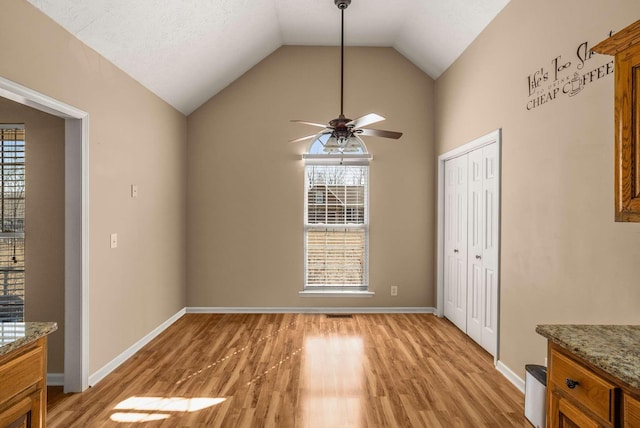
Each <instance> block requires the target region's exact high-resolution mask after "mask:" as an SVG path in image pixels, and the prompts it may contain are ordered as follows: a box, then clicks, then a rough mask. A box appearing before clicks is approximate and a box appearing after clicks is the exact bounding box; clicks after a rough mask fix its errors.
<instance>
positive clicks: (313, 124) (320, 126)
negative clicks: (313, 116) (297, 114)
mask: <svg viewBox="0 0 640 428" xmlns="http://www.w3.org/2000/svg"><path fill="white" fill-rule="evenodd" d="M291 122H296V123H304V124H305V125H311V126H317V127H319V128H326V127H327V125H323V124H321V123H315V122H307V121H306V120H292V121H291Z"/></svg>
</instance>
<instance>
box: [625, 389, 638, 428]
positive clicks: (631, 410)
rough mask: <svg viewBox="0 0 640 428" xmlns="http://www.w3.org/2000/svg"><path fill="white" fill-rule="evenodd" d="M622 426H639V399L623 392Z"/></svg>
mask: <svg viewBox="0 0 640 428" xmlns="http://www.w3.org/2000/svg"><path fill="white" fill-rule="evenodd" d="M623 419H624V427H625V428H633V427H640V401H638V400H636V399H635V398H633V397H630V396H628V395H626V394H625V396H624V415H623Z"/></svg>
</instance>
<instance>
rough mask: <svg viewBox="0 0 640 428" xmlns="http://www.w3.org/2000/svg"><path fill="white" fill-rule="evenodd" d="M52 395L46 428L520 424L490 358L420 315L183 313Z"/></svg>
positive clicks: (514, 399)
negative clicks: (84, 381) (82, 388)
mask: <svg viewBox="0 0 640 428" xmlns="http://www.w3.org/2000/svg"><path fill="white" fill-rule="evenodd" d="M51 391H52V392H50V393H49V398H50V399H49V406H48V408H49V410H48V424H49V427H52V428H57V427H64V428H68V427H120V426H124V425H126V426H145V427H278V428H280V427H285V428H286V427H319V428H327V427H340V428H343V427H354V428H365V427H436V428H437V427H442V428H451V427H465V428H466V427H492V428H495V427H505V428H506V427H523V426H526V423H525V419H524V416H523V408H524V398H523V396H522V394H521V393H520V392H519V391H518V390H517V389H516V388H515V387H514V386H513V385H511V384H510V383H509V382H508V381H507V380H506V379H505V378H504V377H503V376H502V375H501V374H500V373H498V371H497V370H496V369H495V368H494V367H493V359H492V357H491V356H489V355H488V354H487V353H486V352H484V350H482V349H481V348H480V347H479V346H478V345H476V344H475V343H473V342H472V341H471V340H470V339H469V338H468V337H467V336H465V335H463V334H462V333H461V332H460V331H459V330H458V329H457V328H455V326H453V325H452V324H451V323H450V322H448V321H447V320H445V319H440V318H437V317H435V316H432V315H425V314H367V315H360V314H358V315H354V316H353V317H352V318H328V317H326V316H324V315H321V314H187V315H184V316H183V317H182V318H180V319H179V320H177V321H176V322H175V323H174V324H173V325H172V326H171V327H169V328H168V329H167V330H165V331H164V332H163V333H162V334H160V335H159V336H158V337H157V338H155V339H154V340H153V341H152V342H151V343H150V344H148V345H147V346H145V347H144V348H143V349H141V350H140V351H139V352H138V353H136V354H135V355H134V356H133V357H131V358H130V359H129V360H128V361H126V362H125V363H124V364H122V365H121V366H120V367H118V369H116V370H115V371H114V372H113V373H111V374H110V375H109V376H107V377H106V378H105V379H104V380H102V381H101V382H100V383H99V384H98V385H96V386H95V387H93V388H91V389H89V390H88V391H86V392H84V393H81V394H66V395H65V394H62V393H61V392H60V391H59V390H58V391H56V390H55V389H51ZM126 421H128V422H126ZM130 424H133V425H130Z"/></svg>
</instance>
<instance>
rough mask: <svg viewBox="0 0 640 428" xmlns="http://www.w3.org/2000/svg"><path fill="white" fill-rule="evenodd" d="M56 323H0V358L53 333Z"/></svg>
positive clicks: (56, 327) (56, 326)
mask: <svg viewBox="0 0 640 428" xmlns="http://www.w3.org/2000/svg"><path fill="white" fill-rule="evenodd" d="M57 329H58V324H56V323H55V322H3V323H0V356H2V355H5V354H8V353H9V352H11V351H13V350H15V349H18V348H20V347H21V346H24V345H27V344H29V343H31V342H34V341H36V340H38V339H40V338H41V337H42V336H46V335H47V334H49V333H53V332H54V331H56V330H57Z"/></svg>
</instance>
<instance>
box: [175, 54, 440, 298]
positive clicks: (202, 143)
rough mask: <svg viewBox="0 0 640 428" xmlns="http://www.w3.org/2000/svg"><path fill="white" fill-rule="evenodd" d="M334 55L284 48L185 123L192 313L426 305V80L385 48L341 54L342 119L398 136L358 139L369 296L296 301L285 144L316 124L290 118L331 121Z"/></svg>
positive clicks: (290, 173) (293, 162) (296, 198)
mask: <svg viewBox="0 0 640 428" xmlns="http://www.w3.org/2000/svg"><path fill="white" fill-rule="evenodd" d="M339 53H340V51H339V49H338V48H326V47H282V48H280V49H279V50H277V51H276V52H274V53H273V54H272V55H271V56H269V57H267V58H266V59H265V60H264V61H262V62H261V63H260V64H258V65H257V66H256V67H254V68H253V69H251V70H250V71H249V72H248V73H246V74H245V75H244V76H242V77H241V78H240V79H238V80H236V81H235V82H234V83H233V84H231V85H230V86H229V87H227V88H226V89H225V90H223V91H222V92H220V93H219V94H218V95H216V96H215V97H214V98H212V99H211V100H210V101H208V102H207V103H206V104H204V105H203V106H202V107H200V108H199V109H198V110H196V111H195V112H194V113H193V114H191V115H190V116H189V118H188V129H189V136H188V144H189V150H188V156H189V160H188V165H189V168H188V188H189V198H188V204H189V205H188V219H189V220H188V269H187V271H188V284H189V286H188V297H187V304H188V305H189V306H210V307H211V306H213V307H303V306H304V307H306V306H411V307H427V306H434V305H435V303H434V288H433V277H434V274H433V269H434V263H433V259H434V257H433V241H434V213H435V208H434V200H435V195H434V187H435V186H434V163H435V160H434V149H433V119H432V118H433V106H432V100H433V81H432V80H431V79H430V78H429V77H428V76H427V75H425V74H424V73H423V72H421V71H420V70H419V69H417V68H416V67H415V66H413V65H412V64H411V63H409V62H408V61H407V60H406V59H405V58H403V57H402V56H401V55H400V54H398V53H397V52H396V51H395V50H393V49H390V48H348V49H346V52H345V58H346V59H345V61H346V62H345V113H346V114H347V115H348V116H349V117H352V118H355V117H358V116H361V115H364V114H366V113H370V112H376V113H379V114H381V115H383V116H385V117H386V118H387V120H386V121H384V122H382V123H381V124H379V128H381V129H389V130H397V131H403V132H404V136H403V137H402V139H401V140H399V141H393V140H383V139H376V138H368V139H366V144H367V147H368V149H369V151H370V152H371V153H373V156H374V160H373V162H372V163H371V170H370V173H371V175H370V187H371V190H370V201H371V202H370V204H371V205H370V207H371V212H370V218H371V226H370V272H369V278H370V288H371V289H372V290H373V291H375V293H376V294H375V297H373V298H372V299H345V298H334V299H317V298H301V297H299V296H298V292H299V291H300V290H302V287H303V262H304V256H303V242H304V241H303V191H304V183H303V170H304V164H303V162H302V160H301V155H302V153H303V152H304V151H305V150H306V147H307V143H306V142H305V143H298V144H288V143H287V141H288V140H290V139H293V138H295V137H300V136H304V135H309V134H312V133H313V132H315V131H316V128H311V127H309V126H305V125H300V124H294V123H290V122H289V120H290V119H303V120H310V121H315V122H321V123H326V122H328V121H329V120H330V119H332V118H334V117H336V116H337V115H338V114H339V109H340V91H339V89H340V62H339V61H340V55H339ZM374 127H378V125H376V126H374ZM391 285H398V286H399V295H398V297H393V298H392V297H390V295H389V294H390V293H389V287H390V286H391Z"/></svg>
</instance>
